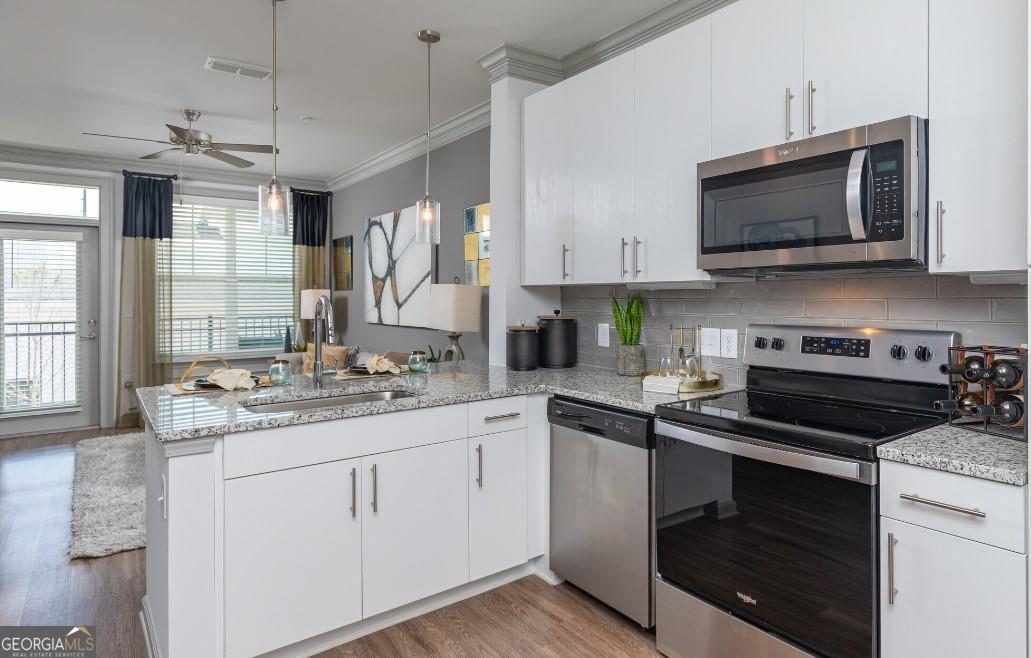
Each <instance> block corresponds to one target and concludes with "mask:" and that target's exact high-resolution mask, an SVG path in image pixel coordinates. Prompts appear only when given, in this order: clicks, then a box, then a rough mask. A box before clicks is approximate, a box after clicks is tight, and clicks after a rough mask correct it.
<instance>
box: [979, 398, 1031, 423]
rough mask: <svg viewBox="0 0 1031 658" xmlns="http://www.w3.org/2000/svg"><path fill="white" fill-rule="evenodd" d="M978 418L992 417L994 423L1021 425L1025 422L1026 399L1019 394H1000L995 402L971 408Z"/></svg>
mask: <svg viewBox="0 0 1031 658" xmlns="http://www.w3.org/2000/svg"><path fill="white" fill-rule="evenodd" d="M971 414H972V415H973V416H975V417H977V418H990V419H991V421H992V422H993V423H998V424H1000V425H1009V426H1010V427H1021V426H1023V424H1024V400H1023V398H1021V397H1019V396H1017V395H1000V396H999V397H998V398H996V400H995V404H979V405H977V406H976V407H974V408H973V409H971Z"/></svg>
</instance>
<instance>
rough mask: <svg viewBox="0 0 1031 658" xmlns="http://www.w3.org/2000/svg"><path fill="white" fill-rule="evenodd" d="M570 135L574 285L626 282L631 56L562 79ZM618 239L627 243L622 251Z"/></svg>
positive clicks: (630, 228) (630, 206)
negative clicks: (566, 100)
mask: <svg viewBox="0 0 1031 658" xmlns="http://www.w3.org/2000/svg"><path fill="white" fill-rule="evenodd" d="M561 84H564V85H566V87H567V88H566V93H567V94H569V108H570V111H571V113H570V135H571V137H572V151H573V152H572V176H573V230H574V235H575V244H574V246H573V253H572V254H571V256H572V271H573V277H572V278H573V282H575V283H616V282H620V281H624V280H628V278H629V274H630V245H629V242H630V240H631V237H632V235H633V226H632V224H633V211H634V205H633V201H634V200H633V194H634V189H633V188H634V53H633V52H629V53H626V54H624V55H620V56H619V57H616V58H614V59H611V60H609V61H607V62H604V63H602V64H599V65H598V66H595V67H594V68H592V69H588V70H587V71H584V72H583V73H580V74H578V75H576V76H574V77H572V78H570V79H569V80H566V81H564V82H563V83H561ZM622 241H626V242H627V243H628V244H627V245H626V246H625V247H623V246H621V245H622Z"/></svg>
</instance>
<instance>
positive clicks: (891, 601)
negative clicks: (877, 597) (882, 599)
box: [888, 532, 899, 605]
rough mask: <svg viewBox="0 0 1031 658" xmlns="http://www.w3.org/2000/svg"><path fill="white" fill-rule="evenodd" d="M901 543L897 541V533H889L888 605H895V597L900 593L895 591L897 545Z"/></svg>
mask: <svg viewBox="0 0 1031 658" xmlns="http://www.w3.org/2000/svg"><path fill="white" fill-rule="evenodd" d="M897 543H899V540H898V539H895V533H894V532H889V533H888V605H895V597H896V596H898V593H899V591H898V590H897V589H895V544H897Z"/></svg>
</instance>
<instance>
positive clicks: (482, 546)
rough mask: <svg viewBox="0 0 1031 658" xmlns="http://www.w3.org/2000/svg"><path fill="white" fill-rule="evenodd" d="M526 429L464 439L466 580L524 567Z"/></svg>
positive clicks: (525, 557)
mask: <svg viewBox="0 0 1031 658" xmlns="http://www.w3.org/2000/svg"><path fill="white" fill-rule="evenodd" d="M526 497H527V489H526V430H525V429H519V430H511V431H509V432H500V433H498V434H488V435H486V436H479V437H476V438H473V439H469V580H478V579H480V578H483V577H485V576H489V575H491V574H495V573H498V572H499V571H503V570H505V569H508V568H509V567H514V566H516V565H519V564H523V563H524V562H526V560H527V554H526V550H527V549H526V523H527V517H526V500H527V498H526Z"/></svg>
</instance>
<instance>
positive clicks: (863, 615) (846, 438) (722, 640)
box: [655, 325, 959, 658]
mask: <svg viewBox="0 0 1031 658" xmlns="http://www.w3.org/2000/svg"><path fill="white" fill-rule="evenodd" d="M958 339H959V336H958V335H957V334H955V333H952V332H944V331H908V330H907V331H903V330H893V329H872V328H871V329H842V328H825V327H801V326H777V325H750V326H749V327H748V330H747V332H746V336H745V341H746V342H745V353H744V362H745V364H746V365H748V366H749V369H748V375H747V389H746V390H743V391H740V392H735V393H729V394H726V395H723V396H721V397H718V398H715V399H711V400H701V401H679V402H673V403H670V404H665V405H661V406H659V407H657V408H656V416H657V422H656V425H655V433H656V435H657V446H656V474H655V507H656V522H655V528H656V530H655V533H656V537H655V545H656V551H657V563H656V572H657V581H656V634H657V638H658V644H659V649H660V651H662V652H663V653H665V654H666V655H670V656H683V657H685V658H687V657H690V658H715V657H724V656H743V655H762V656H770V657H774V656H800V655H810V654H817V655H826V656H842V657H852V656H864V657H869V656H876V655H877V654H878V644H879V641H878V626H877V617H878V613H877V601H878V596H877V587H878V583H877V573H878V570H877V461H876V452H875V451H876V448H877V446H878V445H879V444H881V443H885V442H888V441H892V440H894V439H897V438H900V437H902V436H905V435H907V434H910V433H913V432H917V431H920V430H923V429H927V428H929V427H932V426H934V425H937V424H940V423H942V422H944V418H942V417H941V416H939V415H938V414H936V413H935V412H934V411H932V402H934V401H935V400H938V399H942V398H944V397H946V396H947V389H948V386H947V381H946V378H945V376H944V375H942V374H941V373H940V372H939V371H938V367H939V365H940V364H941V363H942V362H944V361H945V360H947V358H948V348H949V347H950V346H952V345H955V344H957V342H958Z"/></svg>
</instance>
